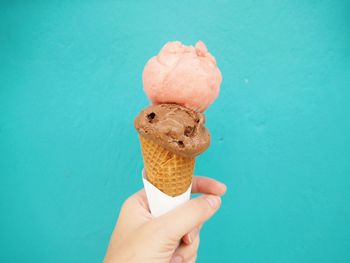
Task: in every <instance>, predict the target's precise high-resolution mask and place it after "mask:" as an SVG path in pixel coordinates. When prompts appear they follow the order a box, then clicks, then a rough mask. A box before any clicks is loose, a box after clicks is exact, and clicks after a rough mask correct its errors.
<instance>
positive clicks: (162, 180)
mask: <svg viewBox="0 0 350 263" xmlns="http://www.w3.org/2000/svg"><path fill="white" fill-rule="evenodd" d="M140 141H141V149H142V156H143V161H144V165H145V169H146V176H147V180H148V181H149V182H150V183H152V184H153V185H154V186H155V187H157V188H158V189H159V190H160V191H162V192H163V193H165V194H167V195H169V196H178V195H181V194H182V193H184V192H186V190H187V189H188V187H189V186H190V185H191V182H192V175H193V169H194V162H195V159H194V158H185V157H182V156H179V155H177V154H174V153H172V152H170V151H168V150H167V149H165V148H164V147H162V146H161V145H159V144H157V143H155V142H153V141H151V140H148V139H146V138H144V137H143V136H141V135H140Z"/></svg>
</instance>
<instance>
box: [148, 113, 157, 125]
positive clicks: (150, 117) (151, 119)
mask: <svg viewBox="0 0 350 263" xmlns="http://www.w3.org/2000/svg"><path fill="white" fill-rule="evenodd" d="M155 117H156V114H155V113H154V112H151V113H149V114H147V119H148V121H149V122H150V123H152V122H153V120H154V118H155Z"/></svg>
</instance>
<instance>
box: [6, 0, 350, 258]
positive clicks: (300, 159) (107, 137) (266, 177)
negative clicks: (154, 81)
mask: <svg viewBox="0 0 350 263" xmlns="http://www.w3.org/2000/svg"><path fill="white" fill-rule="evenodd" d="M349 13H350V2H349V1H340V0H338V1H334V0H333V1H331V0H324V1H321V0H319V1H317V0H298V1H297V0H293V1H292V0H290V1H272V0H263V1H209V0H208V1H176V2H175V1H174V2H170V1H57V2H48V1H47V2H46V3H45V2H36V1H23V2H16V1H5V2H4V1H2V2H1V6H0V47H1V49H0V63H1V64H0V69H1V71H0V85H1V87H0V174H1V177H0V180H1V181H0V205H1V206H0V261H1V262H23V261H25V262H99V261H101V260H102V258H103V255H104V252H105V249H106V247H107V244H108V239H109V235H110V233H111V231H112V229H113V227H114V224H115V220H116V217H117V214H118V211H119V208H120V206H121V204H122V202H123V200H124V199H125V198H127V197H128V196H129V195H131V194H132V193H134V192H135V191H137V190H138V189H139V188H141V187H142V184H141V180H140V171H141V168H142V158H141V154H140V149H139V143H138V138H137V134H136V132H135V131H134V128H133V118H134V117H135V116H136V115H137V114H138V112H139V111H140V110H141V109H142V108H143V107H145V106H146V105H147V104H148V101H147V99H146V96H145V95H144V93H143V92H142V81H141V74H142V69H143V66H144V64H145V62H146V61H147V60H148V59H149V58H150V57H151V56H153V55H155V54H156V53H157V52H158V50H159V49H160V48H161V47H162V46H163V44H165V43H166V42H167V41H170V40H181V41H183V42H184V43H185V44H195V42H196V41H197V40H199V39H201V40H203V41H204V42H205V43H206V44H207V46H208V48H209V50H210V51H211V52H212V53H213V54H214V55H215V56H216V58H217V62H218V65H219V67H220V69H221V71H222V74H223V77H224V80H223V83H222V88H221V94H220V97H219V99H218V100H217V101H216V102H215V103H214V104H213V105H212V106H211V107H210V109H209V110H208V111H207V112H206V115H207V125H208V128H209V129H210V131H211V133H212V145H211V147H210V149H209V150H208V151H207V152H205V153H204V154H203V155H202V156H200V157H199V158H198V161H197V166H196V172H197V174H203V175H208V176H211V177H215V178H217V179H219V180H222V181H223V182H225V183H226V184H227V185H228V192H227V194H226V196H225V197H224V199H223V206H222V209H221V211H220V212H219V213H218V214H217V215H216V216H215V217H214V218H213V219H212V220H211V221H210V222H208V223H207V224H206V226H205V228H204V229H203V231H202V234H201V235H202V242H201V248H200V252H199V262H240V263H242V262H276V263H277V262H278V263H280V262H349V261H350V135H349V134H350V132H349V130H350V117H349V114H350V106H349V99H350V16H349Z"/></svg>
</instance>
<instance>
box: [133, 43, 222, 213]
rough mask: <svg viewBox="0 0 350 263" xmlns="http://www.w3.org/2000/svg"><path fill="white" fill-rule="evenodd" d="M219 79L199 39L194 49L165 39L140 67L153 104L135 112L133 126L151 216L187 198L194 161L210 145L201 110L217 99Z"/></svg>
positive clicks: (211, 57)
mask: <svg viewBox="0 0 350 263" xmlns="http://www.w3.org/2000/svg"><path fill="white" fill-rule="evenodd" d="M221 80H222V77H221V73H220V70H219V68H218V67H217V65H216V61H215V58H214V57H213V56H212V55H211V54H210V53H209V52H208V50H207V48H206V46H205V45H204V43H203V42H201V41H199V42H198V43H197V44H196V45H195V47H193V46H185V45H183V44H181V43H180V42H179V41H175V42H169V43H167V44H166V45H165V46H164V47H163V48H162V50H161V51H160V52H159V54H158V55H157V56H155V57H153V58H151V59H150V60H149V61H148V62H147V64H146V66H145V68H144V71H143V84H144V91H145V93H146V94H147V96H148V98H149V99H150V101H151V106H149V107H147V108H146V109H144V110H142V111H141V112H140V113H139V115H138V116H137V117H136V119H135V121H134V125H135V128H136V130H137V131H138V133H139V136H140V143H141V150H142V156H143V160H144V168H145V169H144V173H143V181H144V185H145V190H146V194H147V197H148V200H149V206H150V209H151V212H152V214H153V215H155V216H158V215H161V214H163V213H165V212H166V211H169V210H170V209H172V208H174V207H176V206H177V205H179V204H181V203H183V202H185V201H187V200H189V198H190V194H191V183H192V177H193V171H194V164H195V159H196V157H197V156H198V155H199V154H201V153H203V152H204V151H205V150H206V149H207V148H208V147H209V144H210V134H209V131H208V130H207V129H206V128H205V127H204V125H205V116H204V114H203V112H204V111H205V110H206V109H207V108H208V106H209V105H210V104H211V103H212V102H213V101H214V100H215V99H216V98H217V96H218V94H219V90H220V84H221ZM160 211H161V212H160Z"/></svg>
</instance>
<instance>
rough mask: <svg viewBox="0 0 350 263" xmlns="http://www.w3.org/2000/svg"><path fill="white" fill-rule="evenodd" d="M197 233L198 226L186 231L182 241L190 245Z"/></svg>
mask: <svg viewBox="0 0 350 263" xmlns="http://www.w3.org/2000/svg"><path fill="white" fill-rule="evenodd" d="M198 233H199V228H198V227H195V228H194V229H193V230H192V231H191V232H190V233H187V234H186V235H184V236H183V238H182V242H183V243H184V244H186V245H190V244H191V243H192V242H193V240H195V239H196V238H197V236H198Z"/></svg>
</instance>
